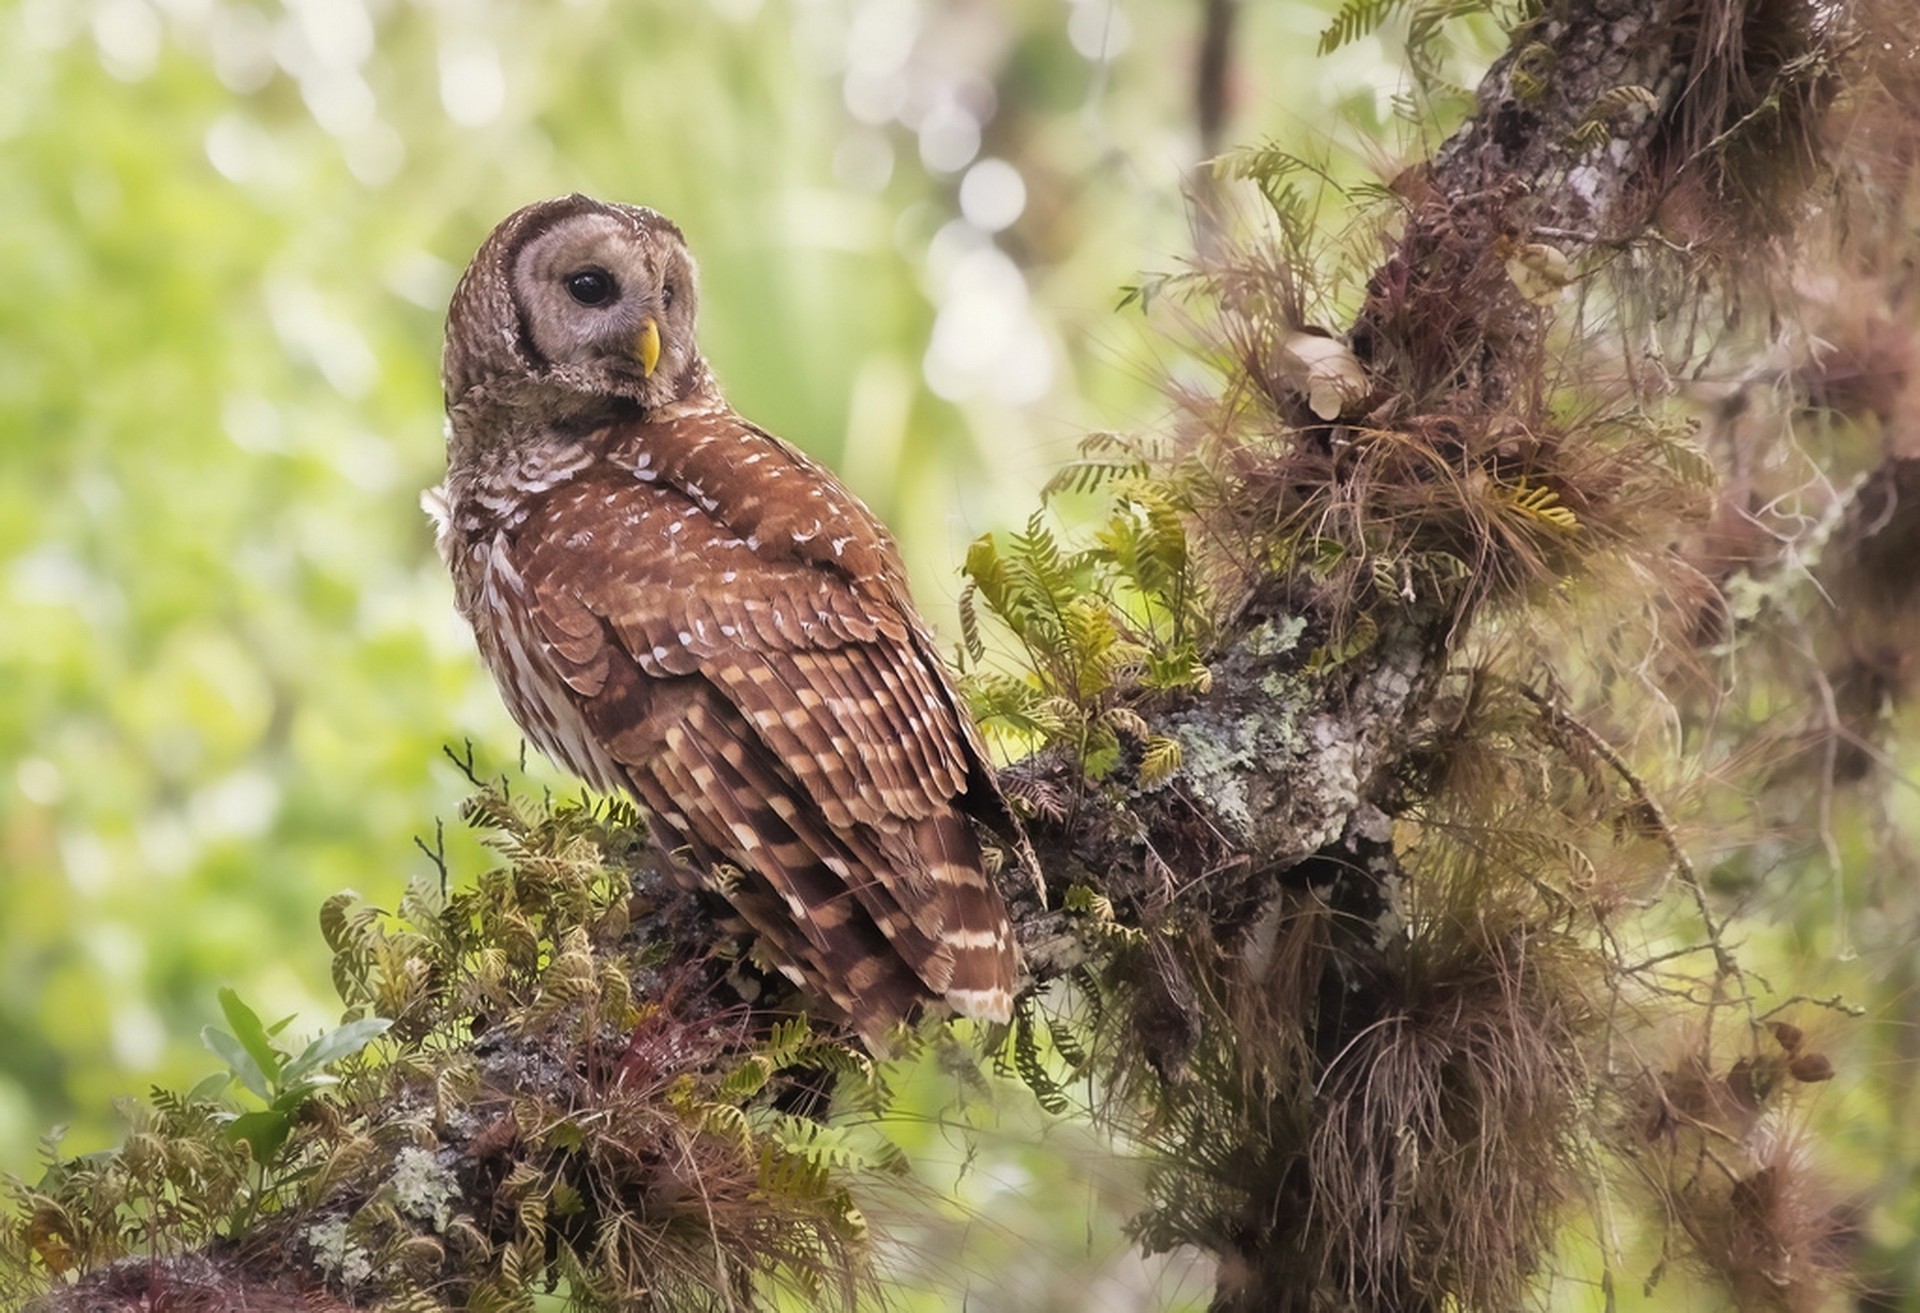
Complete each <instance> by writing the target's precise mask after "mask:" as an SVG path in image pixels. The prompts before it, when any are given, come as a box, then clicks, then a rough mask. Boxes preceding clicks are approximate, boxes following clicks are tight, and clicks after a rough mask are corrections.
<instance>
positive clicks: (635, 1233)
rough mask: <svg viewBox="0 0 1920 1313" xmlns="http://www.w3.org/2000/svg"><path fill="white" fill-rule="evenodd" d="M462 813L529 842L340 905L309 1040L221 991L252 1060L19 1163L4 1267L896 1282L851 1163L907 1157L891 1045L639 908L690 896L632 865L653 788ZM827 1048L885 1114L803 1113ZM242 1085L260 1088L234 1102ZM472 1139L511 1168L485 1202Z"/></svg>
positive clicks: (503, 803)
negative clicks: (860, 1037) (882, 1269)
mask: <svg viewBox="0 0 1920 1313" xmlns="http://www.w3.org/2000/svg"><path fill="white" fill-rule="evenodd" d="M466 814H467V816H468V818H469V819H470V820H471V821H472V822H473V823H474V824H476V825H478V826H480V827H482V828H483V829H484V831H485V837H486V841H487V843H488V844H489V846H491V847H492V848H494V849H495V850H496V851H498V852H499V853H501V854H502V856H503V857H504V859H505V860H504V861H503V862H501V863H500V864H498V865H495V866H493V867H491V868H490V869H488V870H486V871H485V872H483V873H482V874H481V875H480V876H479V877H478V878H477V879H476V880H475V881H474V882H473V883H472V885H471V886H470V887H465V888H460V889H457V890H455V891H454V892H452V893H450V894H448V893H443V892H442V891H441V888H440V885H439V882H438V881H437V880H431V879H429V880H421V881H418V882H416V883H415V885H414V886H413V887H412V888H411V889H409V891H408V893H407V895H406V897H405V899H403V900H402V903H401V907H400V911H399V913H398V914H397V915H396V914H388V913H385V912H382V911H379V910H377V909H375V908H372V907H370V906H367V905H365V904H364V903H362V902H360V901H359V900H358V899H357V898H356V897H355V896H353V895H351V894H343V895H340V896H339V897H336V898H334V899H332V900H330V901H329V902H328V904H327V906H326V907H325V909H324V910H323V912H322V916H321V921H322V926H323V930H324V932H325V935H326V938H327V941H328V944H329V946H330V947H331V948H332V949H333V952H334V965H335V979H336V981H337V982H338V983H339V984H340V989H341V995H342V997H343V999H344V1000H345V1001H346V1003H347V1004H348V1009H349V1010H348V1020H347V1021H346V1022H345V1023H344V1024H343V1025H342V1026H340V1027H339V1028H338V1029H335V1030H333V1031H329V1032H327V1033H325V1034H323V1035H321V1036H319V1037H318V1038H316V1039H314V1040H313V1041H312V1042H311V1043H309V1044H307V1045H305V1046H304V1047H302V1048H300V1049H298V1050H297V1051H296V1050H293V1049H290V1048H288V1047H285V1046H283V1045H282V1044H281V1043H280V1042H279V1039H278V1037H279V1036H280V1035H281V1034H282V1033H283V1032H284V1029H285V1026H286V1023H285V1022H282V1023H278V1024H275V1025H267V1024H265V1023H263V1022H262V1021H261V1020H260V1018H259V1016H258V1015H257V1014H256V1013H255V1012H254V1011H253V1010H252V1009H251V1008H249V1007H247V1006H246V1005H245V1004H244V1003H243V1002H241V1000H240V999H239V997H238V995H236V994H235V993H233V991H231V990H226V991H222V994H221V999H220V1002H221V1006H222V1009H223V1010H224V1012H225V1014H226V1018H227V1023H228V1028H227V1029H215V1028H211V1027H210V1028H209V1029H208V1031H207V1033H206V1042H207V1045H208V1047H209V1048H210V1049H212V1050H213V1051H214V1052H215V1053H216V1054H217V1055H219V1056H220V1058H221V1059H222V1061H223V1062H225V1063H226V1064H227V1066H228V1068H229V1071H228V1073H226V1074H223V1075H221V1076H217V1077H214V1078H211V1079H209V1080H207V1081H204V1082H202V1083H201V1084H200V1085H199V1086H197V1087H196V1088H195V1090H194V1091H193V1092H192V1093H191V1094H188V1095H185V1096H180V1095H175V1094H171V1093H168V1092H166V1091H156V1092H155V1094H154V1096H153V1099H152V1101H151V1104H150V1105H149V1106H146V1107H130V1108H129V1109H128V1110H127V1115H128V1117H129V1119H130V1123H131V1130H130V1132H129V1135H128V1137H127V1140H126V1142H125V1144H124V1145H123V1146H122V1148H121V1149H119V1150H118V1151H115V1152H111V1153H103V1154H96V1155H90V1156H85V1157H81V1158H73V1159H65V1158H59V1157H57V1156H55V1157H53V1158H52V1160H51V1162H50V1165H49V1167H48V1169H47V1171H46V1172H45V1174H44V1175H43V1176H42V1178H41V1180H40V1181H39V1182H38V1183H36V1184H35V1185H32V1186H27V1185H24V1184H19V1183H15V1185H14V1186H13V1187H12V1194H13V1197H14V1198H13V1202H14V1205H15V1207H14V1208H13V1209H12V1210H11V1211H10V1213H9V1214H8V1215H7V1216H6V1217H5V1218H4V1220H0V1290H13V1291H20V1292H31V1291H32V1290H34V1289H43V1288H45V1287H46V1286H47V1285H48V1284H49V1283H51V1282H54V1281H57V1280H60V1279H63V1278H66V1277H68V1276H70V1275H72V1274H74V1273H77V1272H84V1271H86V1270H88V1269H90V1268H93V1267H96V1266H98V1265H100V1264H102V1263H104V1262H108V1261H112V1260H114V1259H116V1258H120V1257H123V1256H127V1255H132V1254H169V1253H178V1252H184V1251H186V1250H189V1249H191V1248H194V1247H196V1246H199V1245H203V1244H205V1243H207V1242H208V1241H210V1240H214V1239H225V1240H229V1241H233V1242H236V1243H238V1244H239V1245H241V1246H242V1248H243V1249H245V1250H247V1251H248V1252H263V1251H267V1250H271V1249H273V1248H274V1247H284V1248H286V1249H287V1250H288V1252H290V1253H302V1254H305V1255H308V1256H310V1257H311V1259H312V1260H313V1262H314V1263H315V1264H317V1265H318V1266H319V1267H320V1268H321V1269H322V1270H324V1271H326V1272H328V1273H329V1274H330V1275H331V1277H332V1279H333V1280H334V1281H335V1282H336V1283H337V1284H339V1285H340V1286H341V1287H343V1288H345V1289H347V1290H349V1291H353V1292H357V1294H358V1295H360V1296H364V1297H380V1298H386V1299H392V1300H396V1301H399V1305H400V1306H406V1304H407V1302H408V1301H414V1302H416V1303H418V1302H420V1301H428V1303H422V1304H421V1306H422V1307H426V1306H429V1304H431V1301H435V1300H438V1301H440V1303H439V1304H432V1305H431V1306H435V1307H438V1306H444V1304H445V1302H446V1301H448V1300H450V1299H456V1298H457V1300H458V1302H459V1303H460V1304H461V1305H462V1306H464V1307H470V1308H495V1309H508V1308H527V1307H531V1301H532V1299H533V1296H534V1295H535V1293H537V1292H539V1291H542V1290H548V1289H551V1288H552V1287H553V1286H554V1284H555V1283H556V1282H560V1281H564V1282H566V1284H567V1287H568V1289H569V1291H570V1294H569V1300H570V1307H574V1308H577V1309H583V1310H586V1309H606V1310H616V1309H634V1308H652V1307H662V1308H688V1309H694V1308H707V1307H723V1306H725V1305H726V1304H727V1302H728V1300H729V1298H736V1297H737V1298H743V1299H744V1298H746V1297H748V1294H749V1292H751V1291H752V1290H753V1289H755V1288H757V1287H766V1288H774V1287H789V1288H792V1289H794V1290H796V1291H798V1292H800V1293H801V1294H802V1295H803V1296H804V1297H805V1298H807V1299H808V1300H809V1301H810V1302H811V1303H813V1304H815V1305H821V1304H828V1305H831V1304H844V1303H847V1302H849V1301H851V1300H852V1298H853V1297H854V1294H855V1292H857V1291H858V1290H860V1289H861V1288H863V1286H864V1285H865V1284H866V1283H867V1282H869V1281H870V1280H871V1278H870V1275H869V1273H868V1268H867V1262H868V1260H867V1249H868V1239H869V1237H868V1230H869V1228H868V1224H867V1222H866V1219H865V1217H864V1216H863V1214H862V1212H861V1210H860V1208H859V1207H858V1206H857V1205H856V1203H855V1202H854V1193H853V1191H854V1186H855V1185H856V1184H857V1183H858V1182H859V1181H860V1180H861V1179H862V1178H864V1177H867V1176H887V1177H897V1176H899V1175H900V1174H901V1173H902V1172H903V1171H904V1169H905V1166H906V1163H905V1160H904V1158H903V1157H902V1155H901V1154H900V1152H899V1150H898V1149H897V1148H895V1147H894V1146H893V1145H892V1144H890V1143H889V1142H888V1141H887V1140H886V1138H885V1137H884V1136H882V1135H880V1134H879V1133H878V1132H877V1131H876V1130H875V1129H874V1127H873V1125H872V1120H871V1119H872V1117H873V1116H874V1115H877V1114H879V1113H881V1112H883V1111H884V1110H885V1108H886V1106H887V1103H888V1091H887V1089H886V1086H885V1085H884V1083H883V1082H882V1081H881V1080H880V1079H879V1077H878V1075H877V1073H876V1072H875V1069H874V1067H873V1065H872V1063H871V1062H870V1061H869V1060H868V1059H867V1058H866V1056H865V1055H864V1054H862V1053H860V1052H859V1051H858V1050H856V1049H854V1048H852V1047H850V1046H849V1045H848V1044H847V1043H846V1042H844V1041H842V1040H839V1039H837V1038H835V1037H832V1036H829V1035H824V1034H821V1033H818V1032H816V1031H815V1030H814V1029H813V1028H812V1027H811V1026H810V1025H809V1024H808V1023H807V1021H806V1019H805V1018H804V1017H789V1018H786V1019H784V1020H780V1021H777V1022H775V1023H774V1024H773V1025H771V1027H770V1028H768V1029H765V1030H764V1031H761V1032H756V1031H755V1030H753V1029H752V1028H751V1027H750V1026H749V1024H748V1019H747V1017H746V1015H745V1014H744V1012H742V1011H740V1010H738V1009H727V1008H723V1007H718V1006H717V1005H715V1004H713V1003H711V1002H710V1001H709V998H710V996H711V995H712V992H713V989H714V982H713V980H712V975H711V972H710V970H709V968H708V967H707V966H706V965H703V964H698V963H692V964H689V963H668V962H663V961H662V960H661V958H660V954H659V953H658V951H657V950H656V948H655V946H654V945H655V943H656V942H658V941H657V940H656V938H655V937H654V936H653V935H652V934H651V933H649V932H648V930H647V928H646V926H645V924H640V925H636V924H635V923H634V921H633V918H632V908H633V907H634V906H635V905H636V900H643V901H648V902H651V903H653V904H655V905H656V907H657V908H658V909H659V910H658V914H660V915H680V914H685V911H684V908H683V905H682V902H681V899H680V896H677V895H674V894H672V893H671V892H670V891H668V890H659V889H652V888H651V887H650V886H646V887H642V888H636V887H635V877H636V873H637V872H638V871H639V868H637V867H636V866H635V865H634V855H635V853H636V851H637V850H638V848H639V846H640V844H641V840H642V838H643V834H642V832H640V831H638V830H637V829H636V828H635V827H634V823H633V816H632V813H631V811H630V809H628V808H626V807H624V806H620V805H616V804H598V805H589V804H587V803H583V802H563V803H558V804H551V803H548V804H538V805H535V804H531V803H529V802H527V801H525V800H523V799H520V798H516V797H514V796H512V795H510V794H509V793H508V791H507V790H506V789H505V787H504V786H501V785H488V786H484V787H482V788H481V790H480V792H479V793H478V794H476V795H475V796H474V798H473V799H471V801H470V802H469V804H468V806H467V808H466ZM382 1036H384V1037H385V1038H386V1041H387V1042H386V1043H384V1044H382V1045H381V1046H380V1048H379V1050H378V1052H375V1051H373V1050H370V1049H369V1048H368V1046H369V1045H370V1044H371V1043H372V1042H373V1041H374V1040H375V1039H378V1038H381V1037H382ZM476 1036H478V1037H479V1038H478V1039H476ZM329 1069H331V1070H329ZM804 1073H814V1074H816V1075H817V1076H818V1077H824V1078H826V1079H827V1080H828V1081H830V1082H833V1083H836V1084H837V1085H838V1086H839V1087H840V1088H841V1089H842V1090H843V1091H844V1092H845V1093H844V1098H843V1106H845V1107H848V1108H851V1109H854V1110H856V1111H858V1112H859V1113H860V1119H859V1120H857V1121H854V1122H851V1123H849V1122H840V1123H832V1124H829V1123H823V1122H820V1121H818V1120H814V1119H810V1118H805V1117H800V1116H796V1115H795V1114H793V1113H792V1112H789V1111H783V1110H781V1109H780V1108H779V1107H778V1106H777V1101H778V1100H779V1098H780V1097H781V1096H782V1093H783V1091H786V1090H788V1089H789V1088H790V1087H791V1085H792V1082H793V1080H794V1079H795V1078H796V1076H799V1075H802V1074H804ZM230 1083H237V1084H238V1085H239V1087H240V1088H241V1089H243V1090H244V1091H245V1092H246V1094H247V1095H248V1096H249V1097H250V1098H252V1099H254V1100H258V1101H259V1102H260V1103H262V1104H264V1105H265V1107H264V1108H256V1109H252V1110H247V1111H243V1110H240V1109H237V1108H235V1107H234V1106H233V1105H231V1104H229V1103H227V1102H226V1101H224V1100H223V1099H222V1097H221V1095H222V1093H223V1091H224V1090H225V1089H226V1088H227V1087H228V1085H229V1084H230ZM459 1164H464V1166H462V1167H461V1169H460V1170H462V1171H463V1172H465V1173H468V1174H473V1173H479V1174H480V1178H481V1179H497V1180H498V1182H499V1184H498V1186H497V1187H494V1188H493V1189H492V1191H491V1197H490V1198H489V1197H488V1196H487V1194H486V1193H485V1192H483V1193H481V1194H480V1195H478V1196H476V1195H475V1193H474V1192H473V1190H472V1188H471V1187H468V1188H466V1189H463V1188H462V1187H461V1185H460V1184H459V1182H458V1180H457V1179H456V1176H455V1167H456V1165H459ZM470 1179H471V1178H470ZM295 1205H297V1206H298V1207H297V1209H296V1208H295ZM716 1274H718V1275H719V1276H721V1277H722V1278H723V1287H722V1288H720V1289H716V1288H715V1287H714V1285H713V1282H714V1278H715V1276H716ZM23 1297H24V1296H23Z"/></svg>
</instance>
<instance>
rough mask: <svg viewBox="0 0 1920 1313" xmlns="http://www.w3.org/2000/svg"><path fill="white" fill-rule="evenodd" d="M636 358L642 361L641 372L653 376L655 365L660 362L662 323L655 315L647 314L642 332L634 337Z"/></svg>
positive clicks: (641, 326) (641, 328)
mask: <svg viewBox="0 0 1920 1313" xmlns="http://www.w3.org/2000/svg"><path fill="white" fill-rule="evenodd" d="M633 355H634V359H636V360H638V361H639V362H640V372H641V373H642V374H644V375H645V376H646V377H648V378H652V377H653V367H654V366H655V365H657V364H659V363H660V325H659V324H657V323H655V322H654V319H653V316H652V315H648V316H647V322H646V323H644V324H642V325H640V334H639V336H638V337H636V338H634V339H633Z"/></svg>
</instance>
